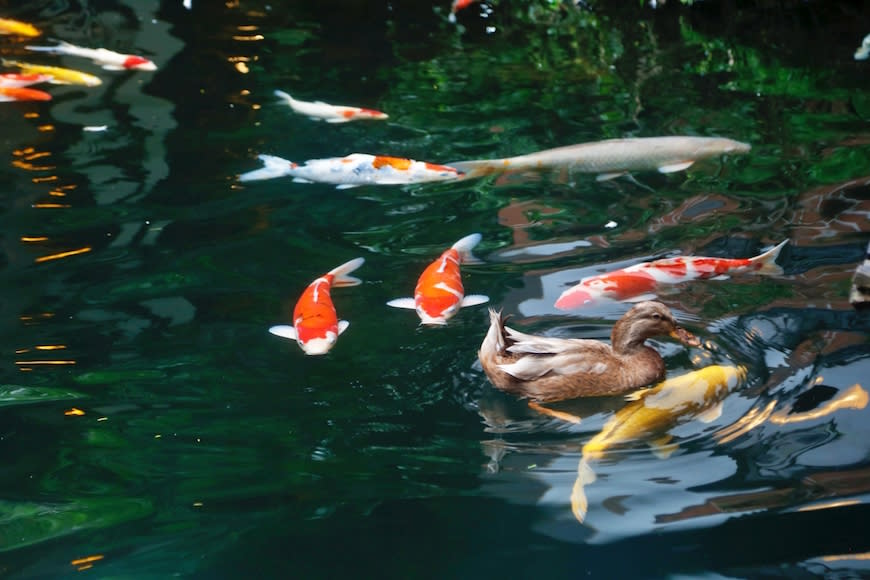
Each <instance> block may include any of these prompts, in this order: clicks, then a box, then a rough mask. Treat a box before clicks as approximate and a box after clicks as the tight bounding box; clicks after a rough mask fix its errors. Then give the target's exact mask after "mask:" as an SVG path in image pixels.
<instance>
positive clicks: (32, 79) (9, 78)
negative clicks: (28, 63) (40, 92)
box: [0, 73, 51, 87]
mask: <svg viewBox="0 0 870 580" xmlns="http://www.w3.org/2000/svg"><path fill="white" fill-rule="evenodd" d="M50 80H51V77H50V76H48V75H40V74H19V73H3V74H0V87H29V86H30V85H35V84H36V83H45V82H48V81H50Z"/></svg>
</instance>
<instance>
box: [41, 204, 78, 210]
mask: <svg viewBox="0 0 870 580" xmlns="http://www.w3.org/2000/svg"><path fill="white" fill-rule="evenodd" d="M33 207H34V208H37V209H57V208H62V207H71V206H70V205H69V204H68V203H34V204H33Z"/></svg>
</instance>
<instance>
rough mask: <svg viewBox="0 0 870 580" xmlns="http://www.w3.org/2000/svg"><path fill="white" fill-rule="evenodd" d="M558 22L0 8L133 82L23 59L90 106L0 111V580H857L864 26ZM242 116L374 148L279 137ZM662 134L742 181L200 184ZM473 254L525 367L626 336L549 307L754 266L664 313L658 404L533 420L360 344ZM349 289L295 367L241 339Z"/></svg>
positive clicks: (793, 19) (610, 403) (464, 374)
mask: <svg viewBox="0 0 870 580" xmlns="http://www.w3.org/2000/svg"><path fill="white" fill-rule="evenodd" d="M25 4H26V5H25ZM557 4H559V3H555V4H554V3H552V2H544V1H542V0H541V1H537V0H530V1H529V2H526V3H519V4H516V3H508V2H494V3H491V4H489V5H487V7H486V9H485V10H484V9H481V10H477V9H476V8H470V9H467V10H463V11H461V12H460V13H458V14H457V21H458V22H457V23H456V24H451V23H449V22H448V21H447V18H446V14H447V10H448V7H447V5H446V4H445V5H438V4H437V3H436V4H434V5H433V4H425V3H422V4H421V3H419V2H407V1H404V0H400V1H397V2H390V3H368V4H366V5H365V6H363V5H362V4H360V3H344V2H327V3H314V4H310V3H309V4H300V3H293V2H271V3H264V2H259V1H257V0H253V1H251V2H225V3H206V2H196V1H194V2H193V3H192V5H191V6H190V8H189V9H188V8H186V7H185V5H184V3H183V2H180V1H179V2H171V1H168V0H164V1H162V2H158V1H157V0H147V1H144V2H133V1H128V0H124V1H121V0H113V1H110V2H102V3H84V4H76V3H64V2H60V3H58V2H53V1H40V2H33V3H24V4H20V3H13V2H3V1H2V0H0V16H9V17H15V18H18V19H21V20H25V21H32V22H33V23H34V24H35V25H37V27H39V28H40V29H42V30H44V31H45V36H44V37H43V38H54V37H56V38H61V39H63V40H67V41H70V42H73V43H75V44H78V45H82V46H91V47H96V46H105V47H107V48H110V49H112V50H118V51H122V52H134V51H135V52H141V53H143V54H145V55H147V56H148V57H149V58H151V59H152V60H154V61H155V62H156V63H157V65H158V70H157V71H155V72H143V71H138V72H120V71H103V70H102V69H98V68H97V67H94V66H93V65H92V64H91V63H90V62H88V61H84V60H80V59H75V58H74V57H53V58H48V55H39V57H40V58H44V60H41V62H49V61H50V62H51V63H53V64H54V63H56V64H60V65H62V66H68V67H71V68H79V69H81V70H84V71H86V72H92V73H96V74H99V75H100V76H101V78H102V79H103V84H102V85H100V86H99V87H81V86H61V85H58V86H54V85H52V86H48V87H47V88H46V90H47V91H49V92H51V94H52V96H53V100H52V101H51V102H44V103H35V102H31V103H24V102H22V103H0V126H2V131H0V133H2V135H0V137H2V138H0V159H2V160H4V162H3V163H0V232H2V234H0V286H2V288H3V292H2V293H0V345H2V351H3V352H5V353H6V358H5V360H6V365H5V366H3V367H2V368H0V373H2V378H0V452H2V453H3V457H4V459H5V461H4V468H3V469H2V470H0V551H2V553H3V555H4V558H3V559H2V562H0V575H9V576H11V577H19V578H45V577H62V576H64V575H68V574H78V573H87V572H89V571H90V572H91V573H94V572H96V573H99V574H101V575H103V576H119V577H122V576H129V575H130V574H131V573H133V574H134V575H137V576H153V577H167V576H170V575H181V576H203V577H215V578H221V577H247V576H250V575H251V573H252V572H254V573H259V574H257V575H261V576H264V577H285V576H288V577H289V576H304V577H322V576H326V575H339V574H348V575H350V574H353V575H361V574H362V575H370V574H378V575H381V576H391V577H392V576H395V577H411V576H419V575H420V574H421V572H420V571H421V570H426V571H431V572H430V573H429V574H428V575H431V576H433V577H436V576H437V577H470V576H482V575H484V574H483V573H485V574H487V575H493V574H501V575H510V576H523V575H525V576H532V575H534V576H536V577H538V576H548V575H552V576H560V575H564V570H568V569H570V570H576V571H580V572H581V573H587V574H588V575H590V576H593V577H594V576H598V577H627V576H631V575H632V574H634V575H636V573H637V570H636V562H637V561H641V560H642V561H643V562H644V565H645V566H648V569H649V571H650V572H649V575H650V576H652V577H667V576H671V575H679V574H681V573H686V574H690V575H691V574H695V575H712V574H725V575H734V576H738V577H755V576H758V575H762V574H765V573H770V575H772V576H777V575H782V574H783V573H786V574H790V575H798V574H812V575H823V574H838V573H843V574H848V573H852V572H856V571H857V572H858V573H862V572H863V571H865V570H866V569H867V559H866V554H867V551H868V550H870V544H868V541H867V539H866V538H865V536H866V534H864V533H863V529H864V522H865V521H866V517H867V514H868V511H870V508H868V505H867V497H868V482H870V478H868V465H870V463H868V452H867V449H868V448H867V441H868V440H870V437H868V427H867V425H868V424H870V423H868V420H867V418H868V412H870V411H868V409H867V405H868V388H870V387H868V384H867V382H866V379H865V376H866V375H867V371H868V369H870V347H868V342H867V336H868V330H870V328H868V326H870V321H868V318H867V315H866V312H864V313H862V312H858V311H856V310H855V309H853V308H852V306H851V305H850V304H849V302H848V288H849V285H850V283H851V279H852V274H853V272H854V270H855V266H856V264H857V263H858V262H860V261H861V260H863V259H864V255H865V252H866V247H867V241H868V233H867V232H868V229H867V227H866V226H867V223H868V215H870V214H868V212H870V206H868V204H870V199H868V192H870V185H868V177H867V176H868V175H870V155H868V151H870V148H868V147H870V145H868V143H870V140H868V138H867V134H868V126H867V123H868V121H870V100H868V99H867V97H866V94H868V92H867V88H868V87H867V86H866V83H867V76H866V74H864V73H865V72H866V71H865V70H864V68H861V67H864V65H865V64H866V63H862V62H859V61H855V60H854V59H853V58H852V54H853V52H854V47H855V46H856V43H858V42H860V39H861V38H863V36H864V35H866V30H865V28H867V29H870V28H868V27H867V26H865V25H864V24H863V23H862V21H861V18H863V17H864V15H862V14H856V13H853V10H854V9H853V8H852V7H851V5H850V4H849V3H845V2H837V3H834V4H835V8H830V6H828V5H825V7H824V8H822V7H820V5H817V4H818V3H813V2H805V3H799V5H796V6H790V7H786V6H782V7H779V8H776V9H773V8H771V9H770V10H771V12H770V13H765V14H768V15H771V17H770V18H767V17H765V18H758V13H756V12H754V11H753V10H752V9H751V8H746V10H741V11H737V12H735V13H730V12H728V10H729V7H730V6H731V5H730V4H729V3H727V2H703V3H695V6H692V7H687V6H684V5H683V4H682V3H678V2H673V3H671V2H669V3H667V5H666V6H665V7H664V8H661V7H660V8H658V9H656V10H653V9H652V8H650V7H649V6H639V5H637V3H635V4H631V3H625V4H618V3H609V4H608V3H596V5H595V6H594V9H587V8H583V7H582V4H584V3H581V7H580V8H578V9H575V8H574V7H573V6H570V3H564V5H558V6H557ZM585 4H590V3H585ZM720 10H721V11H724V12H723V13H724V14H726V15H727V18H722V13H719V12H718V11H720ZM482 13H483V14H485V16H481V14H482ZM804 22H813V23H815V24H814V28H813V30H812V32H811V33H810V32H809V31H808V30H806V29H805V28H804V26H803V25H802V23H804ZM723 27H724V28H726V29H727V30H723ZM760 27H764V30H762V29H761V28H760ZM859 28H860V30H859ZM771 38H773V39H776V40H777V42H776V44H775V46H776V47H777V50H776V51H772V50H771V48H770V46H771V42H770V40H769V39H771ZM762 39H765V40H764V41H762ZM48 42H49V41H48V40H46V41H45V42H43V41H42V40H40V42H39V43H38V44H47V43H48ZM24 43H25V41H24V39H21V38H17V37H13V36H2V37H0V54H2V55H3V56H4V57H7V58H14V59H16V60H17V59H22V60H30V59H36V58H37V56H36V55H34V54H33V53H30V52H29V51H26V50H25V49H24V48H23V45H24ZM808 45H812V46H814V50H813V51H810V52H807V51H806V50H805V47H806V46H808ZM25 57H26V58H25ZM865 68H866V67H865ZM276 89H280V90H284V91H287V92H289V93H291V94H293V95H294V96H296V95H297V94H298V95H299V97H300V98H304V99H305V100H318V99H321V100H323V101H326V102H342V103H344V102H347V103H358V104H361V105H365V106H370V107H373V108H377V109H379V110H384V111H385V112H387V113H388V114H389V115H390V118H389V120H387V121H385V122H384V123H380V124H377V125H376V126H375V125H372V124H366V125H365V126H355V125H354V124H346V125H328V126H327V125H325V124H322V123H314V122H311V121H310V120H308V119H306V118H304V117H301V116H298V115H292V114H290V112H289V111H288V110H287V109H286V106H284V105H282V104H280V103H278V102H276V100H275V99H274V96H273V93H274V91H275V90H276ZM660 134H669V135H677V134H688V135H698V136H711V135H721V136H727V137H731V138H735V139H740V140H742V141H748V142H751V143H752V145H753V149H752V152H751V153H750V154H748V155H746V156H741V157H732V158H728V159H726V160H724V161H722V162H720V161H718V160H711V161H709V162H706V163H698V164H696V166H693V167H691V168H689V170H688V171H686V172H682V173H678V174H670V175H662V174H658V173H656V172H643V173H639V174H638V175H635V176H633V180H631V179H617V180H613V181H609V182H606V183H600V182H597V181H596V180H595V178H594V177H593V176H585V175H572V174H570V173H567V172H565V173H562V174H555V175H543V176H535V177H534V178H528V177H527V176H514V177H511V176H506V177H502V178H492V179H480V180H468V181H464V182H459V183H455V184H435V185H431V186H430V185H425V184H421V185H415V186H409V187H404V186H403V187H399V188H379V187H364V188H360V189H358V190H350V191H347V190H345V191H336V190H335V189H334V188H332V187H321V186H319V185H316V184H309V185H307V186H297V185H296V184H293V183H291V182H290V181H289V180H273V181H269V182H260V183H257V184H244V185H242V184H239V183H238V182H237V175H238V174H239V173H241V172H243V171H245V170H247V169H249V168H251V167H252V166H253V165H254V164H255V161H254V160H255V158H256V156H257V155H259V154H263V153H265V154H273V155H279V156H282V157H286V158H289V159H312V158H321V157H335V156H343V155H347V154H349V153H353V152H355V151H359V152H371V153H378V154H386V155H396V156H401V157H410V158H417V159H432V160H433V161H439V162H446V161H448V160H452V159H470V158H498V157H504V156H506V155H519V154H523V153H529V152H533V151H539V150H544V149H549V148H552V147H557V146H560V145H566V144H570V143H578V142H583V141H591V140H598V139H604V138H618V137H628V136H654V135H660ZM472 231H474V232H478V231H479V232H481V234H482V238H483V239H482V242H481V244H480V246H479V247H478V248H479V251H478V254H479V256H480V257H481V258H482V259H483V263H481V264H473V265H468V267H467V268H466V267H465V266H463V282H464V283H465V284H466V287H467V288H474V289H475V291H480V292H481V293H484V294H487V295H489V296H490V299H491V301H492V302H493V304H494V305H496V306H498V307H500V308H503V309H504V311H505V312H506V313H510V314H512V315H514V316H515V317H518V318H520V320H518V321H517V324H518V325H520V326H523V327H526V328H529V329H530V330H531V331H533V332H535V333H543V334H550V335H554V336H578V337H587V338H596V339H606V338H607V337H608V336H609V333H610V328H611V327H612V324H613V322H614V321H615V320H617V319H618V318H619V317H620V316H621V315H622V314H623V313H624V312H625V311H626V310H627V309H628V307H629V305H628V304H621V303H603V304H600V305H595V306H594V307H591V308H589V309H588V310H586V311H584V312H583V313H582V315H581V313H579V312H563V311H559V310H556V309H555V308H554V306H553V303H554V302H555V300H556V298H557V297H558V296H559V294H560V293H561V292H562V291H563V290H564V289H565V288H567V287H569V286H570V285H571V284H574V283H576V282H577V281H578V280H579V279H580V278H581V277H583V276H586V275H590V274H597V273H600V271H601V270H602V269H604V268H611V267H622V266H627V265H630V264H633V263H637V262H639V261H642V260H647V259H654V258H660V257H665V256H669V255H676V254H683V255H711V256H729V257H736V256H751V255H755V254H757V253H758V250H759V249H760V248H761V247H764V246H767V245H771V244H774V243H778V242H780V241H782V240H785V239H788V240H790V242H789V244H788V246H787V248H786V249H785V251H784V252H783V254H782V256H781V259H780V264H781V265H782V267H783V269H784V271H785V273H784V274H783V275H782V276H773V277H765V278H763V279H759V278H752V277H737V276H735V277H732V278H730V279H725V280H709V281H694V282H688V283H685V284H679V285H675V287H673V288H668V289H663V291H662V292H661V293H660V295H659V298H660V299H661V300H662V301H663V302H665V303H666V304H667V305H668V306H669V307H670V308H671V309H672V310H673V311H674V312H675V313H676V315H677V318H678V319H679V320H680V322H681V323H682V324H683V325H685V326H687V327H688V328H689V329H690V330H691V331H692V332H693V333H695V334H696V335H698V336H699V337H700V338H701V339H702V341H703V346H702V347H697V348H692V349H689V350H686V349H685V348H683V347H681V346H678V345H676V344H674V343H673V342H672V341H669V340H667V339H662V340H657V341H651V344H652V346H653V347H654V348H656V349H657V350H659V351H660V352H661V353H662V355H663V357H664V359H665V361H666V364H667V367H668V373H669V377H670V378H671V380H672V382H671V383H666V384H670V385H671V387H670V388H672V389H674V390H668V388H665V387H664V386H660V387H655V388H653V389H650V390H647V391H643V394H640V395H638V396H637V397H638V398H637V400H634V401H626V400H625V399H623V398H619V397H613V398H601V399H593V400H579V401H565V402H561V403H559V404H558V405H554V408H558V409H559V410H560V411H562V412H564V413H565V414H566V415H571V416H577V417H581V418H582V420H581V421H580V423H568V422H564V421H560V420H558V419H555V418H553V417H546V416H541V415H540V414H537V413H535V412H533V411H532V410H530V409H529V408H528V406H527V405H526V404H525V401H522V400H517V399H514V398H512V397H509V396H507V395H504V394H503V393H501V392H498V391H495V390H494V389H492V387H491V386H490V385H489V384H488V382H487V380H486V377H485V375H484V374H483V373H482V371H481V370H480V368H479V364H478V363H477V362H476V355H477V349H478V348H479V345H480V342H481V340H482V338H483V335H484V333H485V330H486V320H485V318H486V315H485V312H483V311H469V312H468V313H466V314H467V316H466V315H465V314H464V315H463V316H461V317H457V318H456V319H454V320H451V323H450V324H449V325H447V326H446V327H444V328H438V329H431V328H420V327H419V325H418V323H417V321H416V320H413V319H412V318H408V317H405V316H399V315H398V314H397V313H394V312H391V311H389V310H388V308H387V307H386V305H385V303H386V302H387V300H389V299H391V298H394V297H395V296H397V295H399V294H397V292H400V291H401V289H403V288H408V287H411V286H409V285H413V282H414V280H415V279H416V277H417V276H418V275H419V264H420V261H421V259H422V258H423V257H425V256H431V255H437V253H438V252H440V251H441V250H443V248H444V247H445V245H449V244H450V243H452V241H455V240H456V239H459V238H460V237H462V236H464V235H466V234H467V233H468V232H472ZM357 255H360V256H364V257H365V258H366V265H365V271H364V272H363V271H362V270H361V272H360V277H361V278H363V279H364V280H365V282H364V283H363V284H362V285H361V286H360V287H359V288H357V289H355V290H358V291H355V292H353V293H348V294H347V295H343V296H342V305H341V306H342V308H341V310H342V317H346V318H347V319H348V320H349V321H350V322H351V326H350V328H349V330H348V331H347V332H346V333H345V334H343V335H342V340H341V341H340V342H339V344H338V345H337V346H336V348H335V349H333V351H331V352H330V353H329V355H328V356H326V357H322V358H321V359H320V360H311V357H304V356H303V355H302V354H301V353H300V352H299V351H298V349H295V348H292V347H293V345H289V346H288V345H286V344H283V343H280V342H279V341H275V340H272V339H271V337H270V336H269V335H268V332H267V328H268V326H269V325H270V324H272V323H274V322H275V321H276V320H280V319H281V317H282V316H283V313H284V309H285V308H286V306H287V305H288V304H291V305H292V302H293V301H294V300H295V298H296V297H297V296H298V292H299V291H301V289H302V288H303V287H304V285H305V284H307V282H308V281H310V280H311V279H313V278H314V277H315V276H317V275H319V274H322V272H323V271H325V270H326V269H328V268H329V267H332V266H334V265H335V264H337V263H342V262H343V261H346V260H347V259H349V258H351V257H354V256H357ZM714 368H718V369H738V368H739V369H745V373H746V376H745V378H742V379H741V380H740V381H736V380H733V379H734V377H733V376H732V377H730V378H729V377H724V378H723V377H719V378H718V379H717V378H716V377H713V376H712V375H711V374H709V373H712V372H713V371H712V370H705V369H714ZM735 372H736V371H735ZM735 376H736V375H735ZM680 377H689V379H685V378H684V379H680ZM696 379H697V381H698V382H693V381H695V380H696ZM681 381H689V383H688V384H687V383H685V382H681ZM702 381H706V382H707V383H708V384H707V385H706V386H705V387H702V386H701V382H702ZM693 385H694V387H693ZM716 385H718V386H719V388H714V387H715V386H716ZM656 389H657V390H656ZM632 421H637V422H636V423H632ZM602 442H603V443H602ZM578 468H579V469H578ZM587 468H588V469H587ZM590 471H591V473H592V474H594V475H590V473H589V472H590ZM578 482H579V483H580V484H581V485H580V487H579V489H578ZM581 492H582V495H581ZM572 501H573V505H572ZM578 520H582V521H578ZM747 537H751V538H753V542H752V545H747V543H746V541H745V539H746V538H747ZM335 546H341V549H342V551H343V553H344V554H346V555H347V558H335V554H334V552H335V549H334V547H335ZM626 553H630V554H633V555H634V554H637V555H638V556H637V559H634V558H632V559H631V560H632V561H631V562H628V561H626V560H627V559H626V558H625V554H626ZM542 554H546V557H541V555H542ZM132 571H135V572H132ZM478 572H481V573H478ZM423 575H426V574H425V573H423Z"/></svg>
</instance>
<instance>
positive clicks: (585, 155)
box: [449, 136, 751, 181]
mask: <svg viewBox="0 0 870 580" xmlns="http://www.w3.org/2000/svg"><path fill="white" fill-rule="evenodd" d="M750 149H751V146H750V145H749V144H748V143H741V142H740V141H734V140H733V139H726V138H724V137H688V136H674V137H637V138H630V139H608V140H606V141H595V142H592V143H579V144H577V145H568V146H565V147H557V148H556V149H546V150H544V151H538V152H536V153H529V154H528V155H520V156H518V157H507V158H504V159H477V160H474V161H456V162H454V163H450V164H449V165H450V166H451V167H453V168H455V169H457V170H459V171H461V172H464V173H465V175H464V176H463V177H464V178H468V177H481V176H484V175H490V174H493V173H500V172H505V171H510V172H517V171H540V170H545V169H557V168H565V169H568V170H570V171H576V172H579V173H597V174H598V179H599V181H601V180H606V179H613V178H614V177H619V176H620V175H624V174H626V173H630V172H633V171H659V172H661V173H671V172H674V171H682V170H683V169H686V168H688V167H689V166H690V165H692V164H693V163H694V162H695V161H698V160H701V159H707V158H710V157H717V156H719V155H724V154H726V153H732V154H733V153H747V152H748V151H749V150H750Z"/></svg>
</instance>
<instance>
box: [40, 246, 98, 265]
mask: <svg viewBox="0 0 870 580" xmlns="http://www.w3.org/2000/svg"><path fill="white" fill-rule="evenodd" d="M92 249H93V248H91V247H90V246H85V247H84V248H79V249H78V250H69V251H67V252H60V253H59V254H50V255H48V256H41V257H39V258H36V260H34V262H36V263H37V264H40V263H42V262H48V261H50V260H60V259H62V258H68V257H69V256H77V255H78V254H85V253H87V252H90V251H91V250H92Z"/></svg>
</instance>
